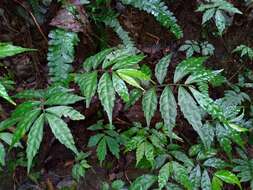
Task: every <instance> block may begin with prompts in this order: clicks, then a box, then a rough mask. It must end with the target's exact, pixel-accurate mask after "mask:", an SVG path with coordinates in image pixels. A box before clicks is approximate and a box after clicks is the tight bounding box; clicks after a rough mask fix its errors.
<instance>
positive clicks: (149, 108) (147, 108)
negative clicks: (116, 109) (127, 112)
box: [142, 88, 157, 127]
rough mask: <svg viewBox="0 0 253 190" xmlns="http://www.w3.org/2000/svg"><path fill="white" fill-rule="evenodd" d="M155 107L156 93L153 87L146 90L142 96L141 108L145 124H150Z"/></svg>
mask: <svg viewBox="0 0 253 190" xmlns="http://www.w3.org/2000/svg"><path fill="white" fill-rule="evenodd" d="M156 108H157V95H156V92H155V89H154V88H151V89H149V90H148V91H146V92H145V93H144V95H143V98H142V109H143V111H144V116H145V118H146V123H147V126H148V127H149V126H150V122H151V119H152V117H153V116H154V114H155V111H156Z"/></svg>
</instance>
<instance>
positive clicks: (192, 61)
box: [173, 57, 207, 83]
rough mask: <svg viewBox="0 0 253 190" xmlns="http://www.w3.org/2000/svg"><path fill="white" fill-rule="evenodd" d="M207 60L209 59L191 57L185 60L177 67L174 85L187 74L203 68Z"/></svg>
mask: <svg viewBox="0 0 253 190" xmlns="http://www.w3.org/2000/svg"><path fill="white" fill-rule="evenodd" d="M206 60H207V57H190V58H188V59H185V60H183V61H182V62H181V63H179V65H178V66H177V67H176V70H175V74H174V79H173V81H174V83H177V82H178V81H180V80H181V79H182V78H184V77H185V76H186V75H187V74H189V73H191V72H194V71H197V70H198V69H199V68H201V67H203V66H202V64H203V62H205V61H206Z"/></svg>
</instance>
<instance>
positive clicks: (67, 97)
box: [45, 93, 84, 106]
mask: <svg viewBox="0 0 253 190" xmlns="http://www.w3.org/2000/svg"><path fill="white" fill-rule="evenodd" d="M83 99H84V98H83V97H81V96H77V95H75V94H70V93H57V94H54V95H52V96H51V97H50V98H48V99H47V101H46V102H45V105H48V106H55V105H69V104H74V103H76V102H79V101H81V100H83Z"/></svg>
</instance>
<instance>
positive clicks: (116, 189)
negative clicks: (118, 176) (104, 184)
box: [112, 180, 125, 190]
mask: <svg viewBox="0 0 253 190" xmlns="http://www.w3.org/2000/svg"><path fill="white" fill-rule="evenodd" d="M124 185H125V182H123V181H122V180H115V181H113V182H112V189H113V190H122V188H123V187H124Z"/></svg>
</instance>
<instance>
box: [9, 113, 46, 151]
mask: <svg viewBox="0 0 253 190" xmlns="http://www.w3.org/2000/svg"><path fill="white" fill-rule="evenodd" d="M40 113H41V110H40V109H35V110H32V111H30V112H28V113H26V114H25V115H24V119H23V120H21V121H20V122H19V123H18V124H17V128H16V130H15V132H14V134H13V137H12V143H11V147H12V146H13V145H15V144H16V143H17V142H18V141H19V140H20V139H21V138H22V137H23V136H24V135H25V133H26V132H27V131H28V130H29V129H30V126H31V125H32V123H33V122H34V121H35V119H36V118H37V117H38V116H39V114H40Z"/></svg>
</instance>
